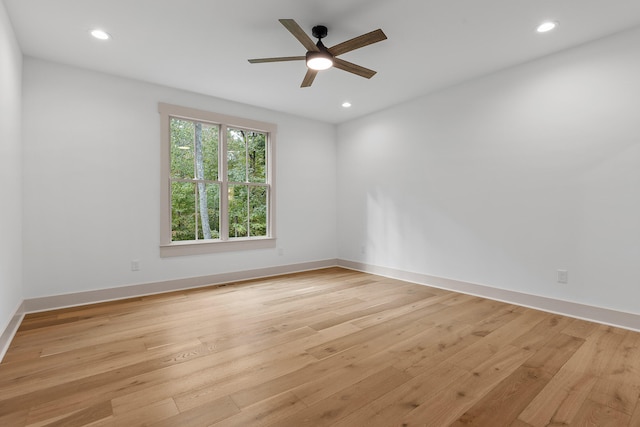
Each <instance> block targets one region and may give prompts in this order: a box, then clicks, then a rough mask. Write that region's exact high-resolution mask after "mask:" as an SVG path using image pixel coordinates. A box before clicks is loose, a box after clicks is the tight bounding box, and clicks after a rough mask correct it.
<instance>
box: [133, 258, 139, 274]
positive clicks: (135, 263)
mask: <svg viewBox="0 0 640 427" xmlns="http://www.w3.org/2000/svg"><path fill="white" fill-rule="evenodd" d="M139 270H140V260H139V259H134V260H132V261H131V271H139Z"/></svg>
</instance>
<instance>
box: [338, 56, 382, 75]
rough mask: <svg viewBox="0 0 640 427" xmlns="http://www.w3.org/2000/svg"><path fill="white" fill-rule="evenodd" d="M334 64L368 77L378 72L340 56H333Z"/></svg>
mask: <svg viewBox="0 0 640 427" xmlns="http://www.w3.org/2000/svg"><path fill="white" fill-rule="evenodd" d="M333 66H334V67H336V68H339V69H341V70H344V71H347V72H349V73H353V74H357V75H358V76H362V77H364V78H366V79H370V78H371V77H373V76H374V75H375V74H376V71H373V70H370V69H368V68H364V67H361V66H360V65H356V64H353V63H351V62H347V61H345V60H344V59H340V58H333Z"/></svg>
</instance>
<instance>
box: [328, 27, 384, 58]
mask: <svg viewBox="0 0 640 427" xmlns="http://www.w3.org/2000/svg"><path fill="white" fill-rule="evenodd" d="M386 39H387V36H386V35H385V33H384V32H382V30H380V29H377V30H375V31H371V32H370V33H367V34H363V35H361V36H358V37H355V38H352V39H351V40H347V41H346V42H342V43H339V44H337V45H335V46H333V47H330V48H329V52H330V53H331V54H332V55H333V56H338V55H342V54H343V53H347V52H351V51H352V50H355V49H359V48H361V47H364V46H368V45H370V44H373V43H378V42H381V41H382V40H386Z"/></svg>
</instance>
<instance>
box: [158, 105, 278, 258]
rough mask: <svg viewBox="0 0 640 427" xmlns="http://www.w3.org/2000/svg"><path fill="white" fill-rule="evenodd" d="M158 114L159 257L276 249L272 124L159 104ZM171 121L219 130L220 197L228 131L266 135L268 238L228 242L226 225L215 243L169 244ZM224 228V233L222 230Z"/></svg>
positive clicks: (212, 241) (223, 202)
mask: <svg viewBox="0 0 640 427" xmlns="http://www.w3.org/2000/svg"><path fill="white" fill-rule="evenodd" d="M158 112H159V113H160V143H161V150H160V152H161V154H160V179H161V194H160V256H161V257H173V256H188V255H200V254H207V253H216V252H227V251H237V250H254V249H267V248H275V247H276V227H275V224H276V221H275V200H276V196H275V173H274V172H275V136H276V131H277V126H276V125H275V124H273V123H266V122H260V121H256V120H250V119H245V118H240V117H234V116H227V115H224V114H219V113H213V112H209V111H203V110H198V109H195V108H189V107H181V106H178V105H172V104H166V103H163V102H160V103H158ZM171 118H178V119H186V120H195V121H200V122H203V123H210V124H215V125H218V126H220V143H219V144H220V145H219V153H221V154H220V156H221V160H224V161H223V162H222V163H221V173H222V175H223V176H221V177H220V179H221V181H224V182H225V183H224V184H222V186H221V188H220V191H221V195H222V194H225V193H223V191H224V189H225V188H227V184H226V181H227V177H226V171H227V164H226V158H225V157H226V155H225V157H222V155H223V154H224V153H226V146H227V128H238V129H242V130H250V131H257V132H262V133H265V134H267V147H266V154H267V177H266V178H267V184H268V186H269V190H268V191H267V194H268V197H267V236H258V237H246V238H232V239H230V238H228V237H227V235H226V230H227V229H228V224H221V239H216V240H187V241H175V242H174V241H172V240H171V135H170V121H171ZM220 201H221V205H222V206H220V211H221V215H222V212H225V215H226V212H227V200H226V198H225V197H220ZM223 228H224V230H223Z"/></svg>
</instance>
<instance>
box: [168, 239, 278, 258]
mask: <svg viewBox="0 0 640 427" xmlns="http://www.w3.org/2000/svg"><path fill="white" fill-rule="evenodd" d="M275 247H276V239H275V238H273V237H264V238H253V239H237V240H236V239H233V240H227V241H224V242H223V241H189V242H173V243H170V244H168V245H160V257H161V258H168V257H176V256H190V255H204V254H213V253H222V252H230V251H249V250H255V249H269V248H275Z"/></svg>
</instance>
